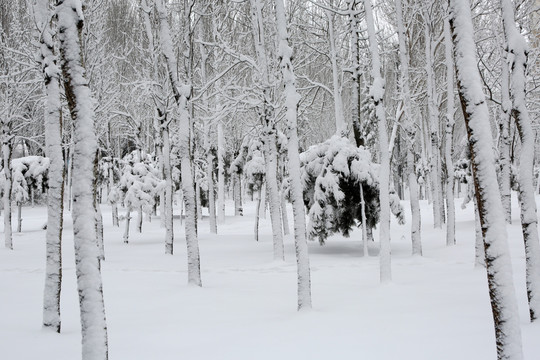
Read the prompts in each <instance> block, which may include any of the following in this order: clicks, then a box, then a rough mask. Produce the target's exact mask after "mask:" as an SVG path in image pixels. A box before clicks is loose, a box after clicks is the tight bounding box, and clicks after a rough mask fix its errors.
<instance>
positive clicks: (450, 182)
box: [444, 18, 456, 246]
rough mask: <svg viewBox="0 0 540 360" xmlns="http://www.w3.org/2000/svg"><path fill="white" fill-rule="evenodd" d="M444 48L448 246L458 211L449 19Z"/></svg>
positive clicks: (451, 239)
mask: <svg viewBox="0 0 540 360" xmlns="http://www.w3.org/2000/svg"><path fill="white" fill-rule="evenodd" d="M444 46H445V53H444V54H445V57H446V59H445V60H446V132H445V135H446V138H445V147H444V160H445V165H446V175H447V178H446V216H447V219H446V245H447V246H449V245H455V243H456V209H455V204H454V163H453V161H452V153H453V143H452V142H453V139H454V123H455V121H454V106H455V105H454V63H453V61H452V37H451V34H450V23H449V22H448V18H446V19H444Z"/></svg>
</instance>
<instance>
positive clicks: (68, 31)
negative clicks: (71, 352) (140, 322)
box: [56, 0, 108, 360]
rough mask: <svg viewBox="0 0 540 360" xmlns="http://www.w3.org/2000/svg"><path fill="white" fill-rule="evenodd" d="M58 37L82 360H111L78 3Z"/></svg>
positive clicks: (60, 6) (69, 4) (68, 5)
mask: <svg viewBox="0 0 540 360" xmlns="http://www.w3.org/2000/svg"><path fill="white" fill-rule="evenodd" d="M56 13H57V15H58V37H59V40H60V53H61V55H62V60H63V62H62V72H63V77H64V89H65V93H66V99H67V102H68V107H69V110H70V113H71V117H72V119H73V124H74V139H73V150H74V154H73V166H74V171H73V210H72V217H73V233H74V234H73V238H74V245H75V265H76V274H77V286H78V290H79V304H80V313H81V330H82V359H83V360H98V359H99V360H105V359H107V358H108V343H107V323H106V320H105V305H104V302H103V289H102V281H101V272H100V261H99V252H98V247H97V243H96V239H97V236H96V225H95V209H94V185H93V184H94V181H95V174H94V160H95V156H96V151H97V140H96V136H95V132H94V110H93V103H92V95H91V93H90V89H89V87H88V82H87V81H86V78H85V70H84V66H83V63H82V60H83V59H82V49H81V42H82V27H83V21H84V17H83V10H82V4H81V2H80V1H79V0H63V1H62V0H59V1H58V2H57V9H56Z"/></svg>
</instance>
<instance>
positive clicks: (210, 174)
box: [206, 150, 217, 234]
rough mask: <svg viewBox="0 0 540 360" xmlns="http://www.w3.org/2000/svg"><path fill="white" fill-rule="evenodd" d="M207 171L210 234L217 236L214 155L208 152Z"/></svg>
mask: <svg viewBox="0 0 540 360" xmlns="http://www.w3.org/2000/svg"><path fill="white" fill-rule="evenodd" d="M206 162H207V163H208V165H207V167H206V168H207V170H206V178H207V182H208V214H209V224H210V232H211V233H212V234H217V219H216V198H215V194H214V171H213V168H214V166H213V164H214V155H212V152H211V151H210V150H208V153H207V155H206Z"/></svg>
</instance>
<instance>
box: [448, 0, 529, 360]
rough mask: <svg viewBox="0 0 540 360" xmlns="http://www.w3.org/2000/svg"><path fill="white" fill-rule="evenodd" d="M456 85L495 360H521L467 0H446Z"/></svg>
mask: <svg viewBox="0 0 540 360" xmlns="http://www.w3.org/2000/svg"><path fill="white" fill-rule="evenodd" d="M449 4H450V27H451V30H452V38H453V39H452V40H453V44H454V59H455V64H456V75H457V84H458V90H459V97H460V100H461V107H462V110H463V116H464V118H465V124H466V127H467V135H468V139H469V147H470V151H471V163H472V167H473V179H474V186H475V196H476V200H477V204H478V210H479V215H480V223H481V225H482V235H483V237H484V251H485V260H486V269H487V278H488V286H489V294H490V299H491V309H492V312H493V320H494V325H495V338H496V343H497V357H498V359H500V360H501V359H512V360H516V359H522V358H523V353H522V347H521V329H520V320H519V313H518V307H517V302H516V297H515V290H514V284H513V279H512V264H511V261H510V253H509V249H508V243H507V234H506V226H505V214H504V209H503V206H502V202H501V195H500V192H499V186H498V184H497V174H496V171H495V157H494V154H493V140H492V137H491V131H490V123H489V112H488V107H487V104H486V100H485V96H484V94H483V92H482V80H481V78H480V74H479V72H478V68H477V59H476V48H475V42H474V29H473V25H472V18H471V9H470V3H469V1H468V0H449Z"/></svg>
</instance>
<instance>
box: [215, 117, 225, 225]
mask: <svg viewBox="0 0 540 360" xmlns="http://www.w3.org/2000/svg"><path fill="white" fill-rule="evenodd" d="M217 138H218V141H217V157H218V201H217V202H218V222H219V223H223V222H225V135H224V134H223V124H222V123H221V121H220V122H218V124H217Z"/></svg>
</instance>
